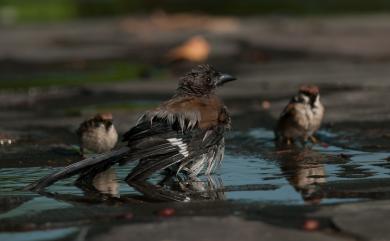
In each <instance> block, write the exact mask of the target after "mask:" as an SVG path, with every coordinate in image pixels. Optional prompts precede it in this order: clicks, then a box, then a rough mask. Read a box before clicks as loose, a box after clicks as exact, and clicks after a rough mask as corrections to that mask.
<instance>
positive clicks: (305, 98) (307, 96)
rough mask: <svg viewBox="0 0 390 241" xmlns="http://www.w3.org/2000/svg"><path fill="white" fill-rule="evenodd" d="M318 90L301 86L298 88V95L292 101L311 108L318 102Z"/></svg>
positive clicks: (308, 86) (311, 86) (313, 86)
mask: <svg viewBox="0 0 390 241" xmlns="http://www.w3.org/2000/svg"><path fill="white" fill-rule="evenodd" d="M319 98H320V89H319V88H318V86H315V85H302V86H301V87H300V88H299V92H298V95H296V96H295V97H294V99H293V101H294V102H299V103H304V104H308V105H311V106H314V104H315V103H316V102H317V101H318V100H319Z"/></svg>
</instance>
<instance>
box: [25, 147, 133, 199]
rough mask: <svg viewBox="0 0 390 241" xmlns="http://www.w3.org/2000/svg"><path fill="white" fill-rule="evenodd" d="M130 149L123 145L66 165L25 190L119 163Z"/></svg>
mask: <svg viewBox="0 0 390 241" xmlns="http://www.w3.org/2000/svg"><path fill="white" fill-rule="evenodd" d="M128 151H129V148H128V147H122V148H120V149H118V150H114V151H110V152H106V153H102V154H99V155H95V156H93V157H90V158H87V159H84V160H81V161H79V162H76V163H73V164H71V165H69V166H66V167H64V168H63V169H61V170H59V171H57V172H54V173H52V174H50V175H48V176H46V177H43V178H41V179H39V180H37V181H35V182H33V183H31V184H30V185H28V186H26V187H25V188H24V190H29V191H41V190H43V189H44V188H45V187H47V186H50V185H51V184H53V183H55V182H57V181H59V180H61V179H64V178H67V177H70V176H73V175H76V174H79V173H82V172H85V171H87V170H89V169H92V168H94V167H97V166H100V165H109V166H110V164H112V165H113V164H115V163H117V162H118V161H119V160H121V158H122V157H124V156H126V154H127V153H128Z"/></svg>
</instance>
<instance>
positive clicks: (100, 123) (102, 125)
mask: <svg viewBox="0 0 390 241" xmlns="http://www.w3.org/2000/svg"><path fill="white" fill-rule="evenodd" d="M112 120H113V118H112V114H111V113H99V114H97V115H95V116H94V117H93V118H90V119H88V120H86V121H84V122H82V123H81V124H80V127H79V128H78V129H77V136H78V137H79V141H80V154H81V155H82V156H83V157H84V154H85V150H88V151H91V152H93V153H104V152H107V151H111V150H112V149H113V148H114V147H115V145H116V143H117V141H118V133H117V131H116V129H115V126H114V124H113V122H112Z"/></svg>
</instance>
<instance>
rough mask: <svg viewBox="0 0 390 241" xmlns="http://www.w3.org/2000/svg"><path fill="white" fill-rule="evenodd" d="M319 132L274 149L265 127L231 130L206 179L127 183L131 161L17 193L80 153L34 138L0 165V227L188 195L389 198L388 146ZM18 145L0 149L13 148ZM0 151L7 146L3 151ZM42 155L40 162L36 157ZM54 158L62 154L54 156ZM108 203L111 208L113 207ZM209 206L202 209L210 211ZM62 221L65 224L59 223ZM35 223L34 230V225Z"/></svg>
mask: <svg viewBox="0 0 390 241" xmlns="http://www.w3.org/2000/svg"><path fill="white" fill-rule="evenodd" d="M41 131H44V129H42V130H41ZM47 132H51V130H50V129H48V130H47ZM318 134H319V137H320V140H321V141H322V143H321V144H317V145H308V146H306V147H298V148H291V149H288V150H286V149H284V150H281V149H277V148H275V145H274V142H273V133H272V131H271V130H270V129H267V128H252V129H246V130H239V131H231V132H229V134H228V136H227V140H226V143H227V147H226V154H225V159H224V162H223V165H222V167H221V169H220V170H219V171H218V172H217V173H216V174H214V175H212V176H210V177H206V176H201V177H199V178H197V179H191V180H188V179H182V178H171V179H166V180H165V179H164V178H163V176H162V175H161V174H156V175H154V176H152V178H151V179H150V180H149V181H148V182H144V183H132V184H131V185H129V184H127V183H125V182H124V181H123V179H124V177H126V175H127V174H128V173H129V172H130V171H131V169H132V168H133V166H134V165H135V163H133V164H130V165H126V166H122V167H114V168H112V169H109V170H108V171H106V172H104V173H102V174H101V175H99V176H98V177H97V178H95V180H94V182H93V184H94V186H92V187H91V186H88V187H83V188H79V187H77V186H75V185H74V181H75V179H76V178H71V179H66V180H63V181H59V182H57V183H55V184H54V185H53V186H51V187H50V188H48V189H47V192H46V193H42V194H43V195H38V194H35V193H32V192H25V191H21V188H22V187H24V186H26V185H27V184H29V183H31V182H32V181H34V180H36V179H38V178H40V177H42V176H44V175H47V174H49V173H51V172H53V171H54V170H56V169H58V168H60V167H59V166H63V165H66V164H68V163H69V162H71V161H74V160H76V159H77V157H76V156H75V153H74V152H72V151H62V152H61V153H60V154H58V153H57V152H58V151H56V152H53V153H54V154H53V155H52V156H51V155H49V156H48V157H46V156H45V155H44V153H46V152H47V151H45V150H50V148H51V147H47V148H46V149H42V150H40V149H39V146H42V145H43V144H40V142H36V143H34V141H33V140H34V139H32V141H31V142H29V143H23V145H25V146H26V148H27V149H26V150H33V149H34V150H36V152H34V155H30V157H31V158H32V160H33V161H30V162H28V161H26V160H24V161H23V162H19V164H18V165H11V163H10V162H11V161H12V160H13V159H12V155H14V154H12V153H13V152H11V151H10V152H9V153H8V156H9V157H10V158H9V160H8V161H6V162H3V164H2V166H1V167H0V203H1V204H2V205H1V208H0V222H2V224H3V225H5V226H3V227H2V230H3V231H7V232H8V231H9V230H14V231H21V230H22V231H25V232H28V233H30V230H29V229H28V230H25V226H23V225H25V224H26V223H27V224H29V223H30V224H31V223H33V224H35V223H37V222H38V223H40V225H41V226H38V227H39V228H42V227H43V228H46V226H45V225H47V222H48V223H49V224H50V223H56V222H59V223H62V220H73V221H74V222H76V221H78V220H79V219H83V218H84V219H87V220H90V221H91V220H94V221H96V220H100V219H102V220H106V219H107V215H108V216H109V215H113V212H119V213H120V212H123V210H122V209H121V210H118V208H122V207H125V208H126V207H127V205H130V207H132V210H133V211H134V210H136V209H137V207H139V204H143V205H144V204H149V203H156V202H166V201H192V203H195V204H196V203H197V201H223V202H224V203H225V204H228V203H235V204H239V205H241V206H245V205H246V204H248V203H261V204H266V205H293V206H301V207H305V206H312V205H318V204H334V203H345V202H356V201H361V200H368V199H371V200H377V199H390V188H389V187H390V162H389V157H390V152H383V151H376V152H375V151H372V150H370V151H368V150H364V148H357V147H358V146H359V145H357V144H356V143H355V145H354V146H353V148H351V149H347V148H345V147H344V146H345V145H339V143H341V141H340V140H339V139H340V138H339V137H340V133H338V132H332V130H322V131H321V132H319V133H318ZM43 136H45V135H43ZM69 140H70V138H69ZM325 143H326V144H325ZM16 147H17V146H8V147H3V148H8V150H13V148H16ZM23 148H24V147H23ZM23 148H22V149H23ZM37 148H38V149H37ZM57 149H58V148H57ZM57 149H56V150H57ZM3 151H4V153H5V152H6V150H5V149H4V150H3ZM29 153H32V152H31V151H29ZM39 153H41V154H42V155H41V154H39ZM20 155H23V153H20V152H15V157H18V156H20ZM40 155H41V159H42V160H41V161H37V160H39V158H38V157H39V156H40ZM56 156H58V157H61V158H57V159H56V158H55V157H56ZM27 157H28V154H27ZM53 158H54V159H53ZM24 159H26V157H25V158H24ZM45 159H48V160H50V161H47V160H45ZM65 160H66V161H65ZM19 166H22V167H19ZM124 204H125V205H124ZM91 205H103V206H100V207H105V205H108V206H109V207H110V209H109V210H106V211H105V212H106V213H100V212H101V209H98V212H97V213H95V212H96V211H95V207H94V206H91ZM113 205H114V206H115V208H112V206H113ZM211 205H212V204H211ZM198 208H199V207H198ZM191 210H192V209H190V211H189V212H190V213H192V214H191V215H193V214H194V213H195V214H196V213H197V212H199V210H198V209H197V208H194V210H192V211H191ZM207 210H208V211H204V212H210V210H209V209H207ZM146 211H147V210H146ZM231 211H234V210H231ZM115 215H116V214H115ZM208 215H213V213H208ZM47 220H50V221H47ZM84 221H85V220H84ZM21 223H22V224H21ZM23 223H24V224H23ZM87 223H88V222H87ZM67 225H68V224H66V223H65V224H64V225H63V226H61V225H60V226H59V227H66V226H67ZM71 226H72V224H71ZM34 227H35V226H34ZM34 227H33V228H31V229H32V230H35V229H36V228H34ZM56 227H57V226H56ZM39 228H38V229H39ZM49 228H53V227H49ZM77 233H78V229H72V228H70V229H57V230H55V231H53V232H47V233H46V232H35V231H34V232H31V235H33V237H34V238H35V237H36V238H37V239H36V240H38V239H39V240H56V239H62V238H64V237H68V236H72V235H73V236H74V235H77ZM23 234H24V233H23ZM26 234H27V233H26ZM25 237H27V236H23V235H19V234H18V233H1V234H0V239H1V240H25Z"/></svg>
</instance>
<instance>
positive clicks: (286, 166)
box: [278, 149, 326, 204]
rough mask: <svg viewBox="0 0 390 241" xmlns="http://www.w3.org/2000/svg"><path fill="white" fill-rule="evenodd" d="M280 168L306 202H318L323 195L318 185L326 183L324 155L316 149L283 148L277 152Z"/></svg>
mask: <svg viewBox="0 0 390 241" xmlns="http://www.w3.org/2000/svg"><path fill="white" fill-rule="evenodd" d="M278 157H279V160H280V168H281V170H282V172H283V175H284V176H285V177H286V179H287V180H288V182H289V183H290V184H291V185H292V186H293V187H294V189H295V190H296V191H297V192H298V193H300V194H301V196H302V199H303V200H304V201H305V203H308V204H319V203H320V202H321V200H322V199H323V198H324V195H323V194H322V192H321V191H319V188H318V185H319V184H323V183H326V178H325V177H326V172H325V167H324V165H323V164H322V163H321V160H323V159H324V156H323V155H322V154H320V153H318V152H316V151H313V150H309V149H304V150H289V151H287V150H285V151H280V152H279V155H278Z"/></svg>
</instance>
